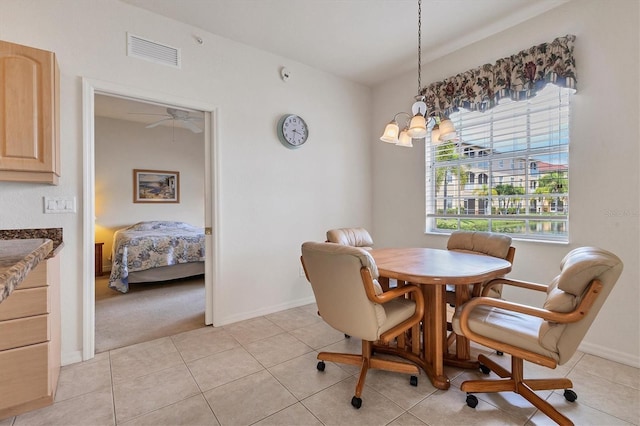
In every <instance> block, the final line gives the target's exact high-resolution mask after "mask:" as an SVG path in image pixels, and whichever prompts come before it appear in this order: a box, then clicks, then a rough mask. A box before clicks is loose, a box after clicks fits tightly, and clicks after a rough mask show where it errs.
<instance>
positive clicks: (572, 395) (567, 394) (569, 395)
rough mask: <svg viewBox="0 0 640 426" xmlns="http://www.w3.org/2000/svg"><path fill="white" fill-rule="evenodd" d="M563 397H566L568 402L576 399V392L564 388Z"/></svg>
mask: <svg viewBox="0 0 640 426" xmlns="http://www.w3.org/2000/svg"><path fill="white" fill-rule="evenodd" d="M564 399H566V400H567V401H569V402H574V401H575V400H576V399H578V394H577V393H575V392H574V391H572V390H571V389H565V390H564Z"/></svg>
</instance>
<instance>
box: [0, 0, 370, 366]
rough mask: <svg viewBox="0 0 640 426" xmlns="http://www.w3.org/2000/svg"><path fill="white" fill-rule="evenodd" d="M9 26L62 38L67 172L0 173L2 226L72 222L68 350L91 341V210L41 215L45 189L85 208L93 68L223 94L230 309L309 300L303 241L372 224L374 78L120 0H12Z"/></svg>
mask: <svg viewBox="0 0 640 426" xmlns="http://www.w3.org/2000/svg"><path fill="white" fill-rule="evenodd" d="M127 31H129V32H131V33H133V34H136V35H139V36H141V37H144V38H148V39H152V40H155V41H158V42H161V43H165V44H168V45H171V46H175V47H179V48H181V49H182V61H183V65H182V69H174V68H170V67H165V66H160V65H157V64H154V63H151V62H146V61H142V60H139V59H136V58H129V57H127V56H126V48H125V47H126V44H125V40H126V38H125V34H126V32H127ZM194 35H198V36H199V37H202V39H203V41H204V43H203V44H202V45H200V44H198V43H197V42H196V41H195V39H194ZM0 39H2V40H6V41H11V42H15V43H20V44H24V45H29V46H34V47H38V48H41V49H46V50H51V51H54V52H56V54H57V59H58V62H59V65H60V72H61V111H60V116H61V123H60V125H61V147H62V148H61V150H62V152H61V158H62V176H61V178H60V185H59V186H44V185H34V184H21V183H6V182H0V194H1V199H2V201H1V204H0V228H3V229H12V228H33V227H62V228H63V230H64V240H65V248H64V250H63V253H62V283H63V284H62V289H61V290H62V295H61V297H62V306H63V311H62V358H63V363H69V362H73V361H77V360H79V359H80V354H81V352H82V289H83V283H82V274H81V270H80V269H81V267H80V265H82V261H83V258H84V257H85V256H90V255H91V254H90V253H83V252H82V239H83V235H82V232H83V223H82V214H81V213H76V214H67V215H44V214H43V213H42V196H44V195H48V196H61V195H64V196H75V197H77V198H78V209H79V210H78V211H79V212H82V206H83V202H84V200H82V190H83V181H82V174H83V164H82V161H83V160H82V152H83V142H82V132H83V128H82V101H81V100H82V78H83V77H86V78H89V79H94V80H100V81H106V82H112V83H115V84H118V85H122V86H128V87H134V88H139V89H140V90H143V91H145V92H157V93H159V94H168V95H170V96H172V97H180V98H183V99H187V100H193V101H195V102H197V103H204V104H207V105H216V106H217V107H218V122H217V123H216V125H217V126H218V128H217V129H216V132H217V136H218V137H217V140H218V143H219V151H218V154H219V158H218V163H219V164H220V167H221V169H220V170H219V176H220V181H219V182H218V183H219V187H220V191H219V193H220V205H219V209H220V210H219V211H220V217H219V220H220V229H218V230H217V232H218V233H219V236H220V246H219V250H220V267H219V269H220V270H219V277H220V280H219V282H218V283H215V285H217V286H218V288H219V293H218V294H219V295H220V298H221V300H219V301H218V302H219V303H217V306H220V307H221V308H220V310H221V311H222V312H218V313H219V315H220V318H222V319H223V320H222V322H231V321H236V320H239V319H243V318H249V317H252V316H255V315H259V314H263V313H268V312H273V311H276V310H280V309H283V308H286V307H290V306H295V305H297V304H301V303H306V302H308V301H310V300H312V292H311V289H310V287H309V285H308V283H306V280H305V279H304V278H303V277H300V276H299V255H300V244H301V243H302V242H303V241H305V240H322V239H323V238H324V233H325V232H326V230H327V229H328V228H330V227H335V226H351V225H356V224H357V225H361V226H366V227H371V226H372V213H371V205H372V195H371V167H370V160H369V159H370V158H371V148H370V147H371V141H372V137H371V134H370V129H371V127H372V126H371V116H370V110H369V106H370V104H371V91H370V89H368V88H366V87H364V86H361V85H358V84H354V83H352V82H349V81H346V80H344V79H341V78H338V77H335V76H332V75H329V74H327V73H324V72H320V71H318V70H315V69H313V68H310V67H308V66H305V65H302V64H300V63H297V62H295V61H292V60H288V59H286V58H282V57H278V56H275V55H272V54H269V53H266V52H264V51H260V50H257V49H253V48H249V47H247V46H245V45H242V44H239V43H236V42H232V41H230V40H226V39H223V38H220V37H218V36H215V35H212V34H209V33H206V32H203V31H202V30H200V29H197V28H194V27H190V26H187V25H183V24H181V23H178V22H175V21H172V20H168V19H166V18H163V17H160V16H156V15H153V14H151V13H149V12H146V11H143V10H141V9H138V8H135V7H132V6H129V5H126V4H123V3H120V2H118V1H116V0H101V1H78V0H58V1H39V0H2V1H1V2H0ZM285 65H286V67H287V68H288V69H289V70H290V71H291V75H292V77H291V79H290V80H289V81H288V82H287V83H284V82H283V81H282V80H280V77H279V69H280V67H281V66H285ZM284 113H296V114H299V115H301V116H302V117H303V118H304V119H305V120H306V121H307V123H308V124H309V128H310V131H309V134H310V136H309V140H308V142H307V143H306V145H305V146H303V147H302V148H300V149H298V150H289V149H286V148H284V147H283V146H282V145H281V144H280V143H279V142H278V139H277V135H276V130H275V125H276V123H277V120H278V118H279V117H280V116H281V115H282V114H284ZM127 186H128V185H127Z"/></svg>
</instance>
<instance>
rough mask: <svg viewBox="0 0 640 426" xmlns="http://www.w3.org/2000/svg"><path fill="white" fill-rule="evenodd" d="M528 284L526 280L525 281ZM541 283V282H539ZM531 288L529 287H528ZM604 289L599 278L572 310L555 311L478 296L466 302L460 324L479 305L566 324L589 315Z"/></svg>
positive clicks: (466, 319)
mask: <svg viewBox="0 0 640 426" xmlns="http://www.w3.org/2000/svg"><path fill="white" fill-rule="evenodd" d="M523 283H525V284H528V283H526V282H523ZM538 285H539V284H538ZM545 287H546V286H545ZM526 288H529V287H526ZM601 289H602V283H601V282H600V281H599V280H593V282H592V283H591V284H590V285H589V287H588V288H587V291H586V292H585V295H584V297H583V298H582V300H581V301H580V304H579V305H578V306H577V307H576V308H575V309H574V310H573V311H571V312H554V311H550V310H548V309H543V308H536V307H534V306H528V305H523V304H521V303H515V302H509V301H507V300H502V299H494V298H492V297H476V298H475V299H471V300H470V301H468V302H467V303H465V304H464V306H463V308H462V312H461V313H460V326H461V328H462V324H463V322H464V323H467V322H468V318H469V315H470V313H471V311H472V310H473V309H475V308H476V307H477V306H479V305H485V306H493V307H496V308H501V309H506V310H509V311H513V312H519V313H522V314H526V315H531V316H534V317H538V318H542V319H544V320H545V321H552V322H557V323H560V324H566V323H571V322H576V321H580V320H581V319H582V318H584V317H585V315H587V313H588V312H589V309H591V306H593V303H594V302H595V300H596V297H597V296H598V293H599V292H600V290H601Z"/></svg>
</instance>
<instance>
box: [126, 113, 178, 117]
mask: <svg viewBox="0 0 640 426" xmlns="http://www.w3.org/2000/svg"><path fill="white" fill-rule="evenodd" d="M127 114H129V115H161V116H162V117H170V116H169V115H167V114H159V113H153V112H128V113H127Z"/></svg>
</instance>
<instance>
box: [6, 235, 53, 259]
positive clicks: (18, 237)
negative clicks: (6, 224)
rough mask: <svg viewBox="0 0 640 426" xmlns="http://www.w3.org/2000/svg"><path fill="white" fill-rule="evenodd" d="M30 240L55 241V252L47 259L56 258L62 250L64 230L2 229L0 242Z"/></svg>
mask: <svg viewBox="0 0 640 426" xmlns="http://www.w3.org/2000/svg"><path fill="white" fill-rule="evenodd" d="M30 238H46V239H48V240H51V241H53V250H51V253H49V255H48V256H47V259H48V258H50V257H54V256H56V255H57V254H58V252H59V251H60V250H61V249H62V246H63V245H64V243H63V242H62V228H30V229H0V240H23V239H30Z"/></svg>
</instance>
